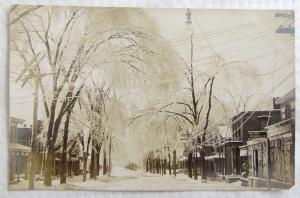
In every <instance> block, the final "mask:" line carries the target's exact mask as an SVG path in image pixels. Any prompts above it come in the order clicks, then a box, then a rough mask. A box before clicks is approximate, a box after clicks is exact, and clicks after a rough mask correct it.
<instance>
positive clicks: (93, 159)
mask: <svg viewBox="0 0 300 198" xmlns="http://www.w3.org/2000/svg"><path fill="white" fill-rule="evenodd" d="M92 144H93V143H92ZM94 153H95V151H94V148H92V153H91V164H90V178H91V179H93V178H95V169H94V168H95V166H94V163H95V162H94V161H95V154H94Z"/></svg>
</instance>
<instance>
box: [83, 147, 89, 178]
mask: <svg viewBox="0 0 300 198" xmlns="http://www.w3.org/2000/svg"><path fill="white" fill-rule="evenodd" d="M87 158H88V154H87V152H83V179H82V181H84V182H85V181H86V173H87V171H86V168H87Z"/></svg>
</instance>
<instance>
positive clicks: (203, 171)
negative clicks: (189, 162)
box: [200, 148, 207, 182]
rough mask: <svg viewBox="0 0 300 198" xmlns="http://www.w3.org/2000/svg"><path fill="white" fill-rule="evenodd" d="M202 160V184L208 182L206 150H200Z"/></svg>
mask: <svg viewBox="0 0 300 198" xmlns="http://www.w3.org/2000/svg"><path fill="white" fill-rule="evenodd" d="M200 160H201V170H202V171H201V172H202V175H201V180H202V182H206V181H207V170H206V162H205V149H204V148H203V149H201V150H200Z"/></svg>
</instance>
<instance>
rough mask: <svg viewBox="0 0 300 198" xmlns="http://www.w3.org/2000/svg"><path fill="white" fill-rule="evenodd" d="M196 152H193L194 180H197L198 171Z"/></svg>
mask: <svg viewBox="0 0 300 198" xmlns="http://www.w3.org/2000/svg"><path fill="white" fill-rule="evenodd" d="M197 166H198V163H197V150H195V151H194V179H195V180H197V179H198V171H197Z"/></svg>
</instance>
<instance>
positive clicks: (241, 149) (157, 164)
mask: <svg viewBox="0 0 300 198" xmlns="http://www.w3.org/2000/svg"><path fill="white" fill-rule="evenodd" d="M8 23H9V31H8V38H9V44H8V47H9V55H8V56H9V63H8V65H9V69H8V70H9V71H8V73H9V88H8V90H9V113H8V114H9V117H8V122H9V127H8V129H9V130H8V131H7V137H8V140H7V141H8V149H7V150H8V163H7V164H8V169H7V180H8V189H9V190H11V191H15V190H67V191H71V190H85V191H86V190H87V191H220V190H238V191H261V190H263V191H273V190H283V189H285V190H287V189H290V188H291V187H293V186H294V184H295V158H294V157H295V26H294V24H295V17H294V11H293V10H255V9H252V10H246V9H244V10H243V9H232V10H231V9H189V8H186V9H184V8H130V7H80V6H50V5H13V6H11V7H10V10H9V21H8Z"/></svg>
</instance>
